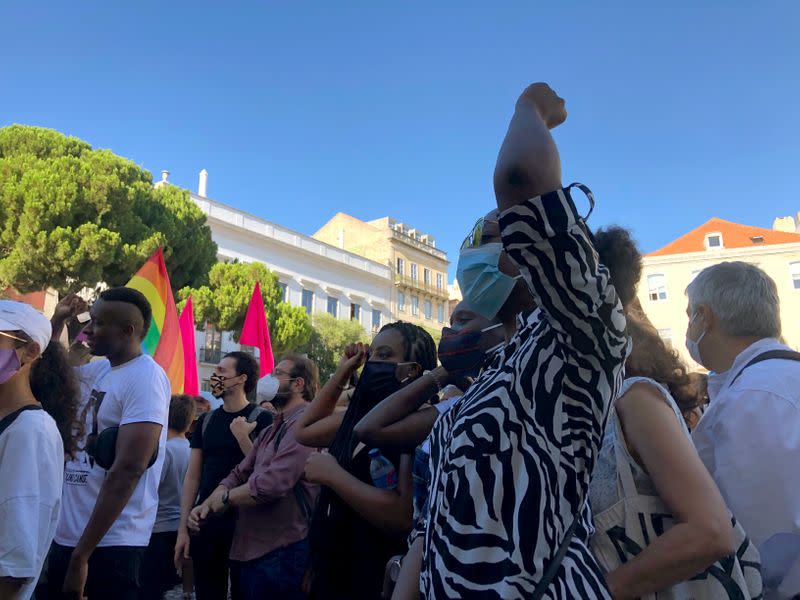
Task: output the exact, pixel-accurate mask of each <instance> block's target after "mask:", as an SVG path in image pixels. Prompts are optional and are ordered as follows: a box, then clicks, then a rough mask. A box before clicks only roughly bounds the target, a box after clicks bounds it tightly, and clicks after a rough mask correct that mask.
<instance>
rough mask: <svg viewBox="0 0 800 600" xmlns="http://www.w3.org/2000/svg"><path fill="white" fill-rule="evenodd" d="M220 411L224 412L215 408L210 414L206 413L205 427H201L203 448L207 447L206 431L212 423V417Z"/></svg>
mask: <svg viewBox="0 0 800 600" xmlns="http://www.w3.org/2000/svg"><path fill="white" fill-rule="evenodd" d="M218 410H222V407H219V408H215V409H214V410H212V411H211V412H210V413H206V414H205V416H204V417H203V425H202V426H201V427H200V439H201V440H203V446H205V441H206V429H208V425H209V424H210V423H211V417H213V416H214V415H215V414H217V411H218Z"/></svg>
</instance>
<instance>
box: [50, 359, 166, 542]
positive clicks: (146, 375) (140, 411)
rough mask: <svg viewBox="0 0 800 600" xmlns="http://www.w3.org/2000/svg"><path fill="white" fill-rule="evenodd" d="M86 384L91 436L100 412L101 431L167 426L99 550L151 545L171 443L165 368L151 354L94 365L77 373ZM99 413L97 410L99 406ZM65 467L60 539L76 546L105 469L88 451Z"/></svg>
mask: <svg viewBox="0 0 800 600" xmlns="http://www.w3.org/2000/svg"><path fill="white" fill-rule="evenodd" d="M77 371H78V377H79V378H80V380H81V399H82V402H83V405H82V408H81V415H82V416H83V418H84V422H85V424H86V434H87V435H88V434H90V433H91V432H92V425H93V417H94V411H97V432H98V433H100V432H102V431H103V430H104V429H107V428H108V427H119V426H122V425H127V424H129V423H158V424H159V425H161V426H162V429H161V436H160V437H159V441H158V458H157V460H156V462H155V464H153V466H152V467H150V468H149V469H147V470H146V471H145V472H144V474H143V475H142V477H141V479H139V483H138V484H137V485H136V488H135V489H134V490H133V495H132V496H131V499H130V500H129V501H128V504H127V505H126V506H125V508H124V509H123V510H122V513H121V514H120V516H119V518H118V519H117V520H116V521H115V522H114V524H113V525H112V526H111V529H109V530H108V533H106V535H105V537H104V538H103V539H102V540H101V541H100V544H99V546H139V547H141V546H147V544H148V543H149V542H150V533H151V532H152V530H153V524H154V523H155V519H156V510H157V508H158V482H159V477H160V475H161V466H162V465H163V463H164V446H165V444H166V441H167V418H168V415H169V398H170V385H169V379H168V378H167V375H166V373H164V370H163V369H162V368H161V367H160V366H158V364H156V362H155V361H154V360H153V359H152V358H151V357H150V356H147V355H146V354H142V355H141V356H139V357H137V358H135V359H133V360H131V361H128V362H126V363H125V364H122V365H120V366H118V367H113V368H112V367H111V364H110V363H109V362H108V360H98V361H94V362H90V363H89V364H88V365H84V366H83V367H79V368H78V369H77ZM98 403H99V404H100V409H99V410H97V404H98ZM85 442H86V440H85V439H84V440H82V441H81V442H80V443H79V444H78V447H79V448H80V449H81V450H80V451H78V452H77V453H76V455H75V458H74V459H73V460H71V461H69V462H67V464H66V465H65V468H64V498H63V502H62V505H61V516H60V519H59V522H58V529H57V530H56V537H55V540H56V542H57V543H58V544H61V545H62V546H68V547H75V545H77V543H78V540H79V539H80V537H81V535H83V530H84V529H85V528H86V524H87V523H88V522H89V517H90V516H91V514H92V511H93V510H94V505H95V502H96V501H97V496H98V495H99V493H100V488H101V486H102V485H103V481H104V479H105V474H106V471H105V470H104V469H102V468H100V467H99V466H98V465H96V464H94V461H93V460H92V459H91V458H90V457H89V456H88V454H86V452H85V451H84V450H83V448H85V446H86V443H85Z"/></svg>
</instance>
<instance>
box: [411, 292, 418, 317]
mask: <svg viewBox="0 0 800 600" xmlns="http://www.w3.org/2000/svg"><path fill="white" fill-rule="evenodd" d="M411 314H412V315H414V316H415V317H416V316H417V315H418V314H419V298H418V297H417V296H411Z"/></svg>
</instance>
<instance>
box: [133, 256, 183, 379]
mask: <svg viewBox="0 0 800 600" xmlns="http://www.w3.org/2000/svg"><path fill="white" fill-rule="evenodd" d="M126 287H129V288H133V289H135V290H139V291H140V292H142V294H144V296H145V298H147V300H148V302H150V307H151V308H152V309H153V321H152V322H151V323H150V329H148V330H147V335H145V337H144V341H142V350H143V351H144V352H146V353H147V354H149V355H150V356H152V357H153V360H155V361H156V362H157V363H158V364H159V365H161V368H162V369H164V371H166V373H167V377H169V382H170V384H171V385H172V393H173V394H182V393H183V376H184V375H183V371H184V366H183V344H182V342H181V331H180V326H179V325H178V310H177V309H176V308H175V298H173V296H172V288H171V287H170V285H169V275H168V274H167V265H166V264H165V263H164V253H163V252H162V250H161V248H159V249H158V250H156V251H155V253H154V254H153V256H151V257H150V258H149V259H147V262H146V263H144V265H143V266H142V268H141V269H139V270H138V271H137V272H136V274H135V275H134V276H133V277H132V278H131V280H130V281H129V282H128V284H127V286H126Z"/></svg>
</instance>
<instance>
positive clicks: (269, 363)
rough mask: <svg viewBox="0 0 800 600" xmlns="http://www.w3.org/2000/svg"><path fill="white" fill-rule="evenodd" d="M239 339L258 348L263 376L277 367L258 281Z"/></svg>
mask: <svg viewBox="0 0 800 600" xmlns="http://www.w3.org/2000/svg"><path fill="white" fill-rule="evenodd" d="M239 341H240V342H241V343H242V344H245V345H247V346H256V347H257V348H258V350H259V352H260V363H261V364H260V366H261V377H263V376H264V375H267V374H269V373H272V369H273V368H274V367H275V357H274V356H272V342H270V340H269V325H267V315H266V312H265V311H264V300H263V298H261V284H260V283H259V282H258V281H256V287H255V288H254V289H253V296H252V297H251V298H250V306H248V307H247V315H246V316H245V318H244V326H243V327H242V336H241V337H240V338H239Z"/></svg>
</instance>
